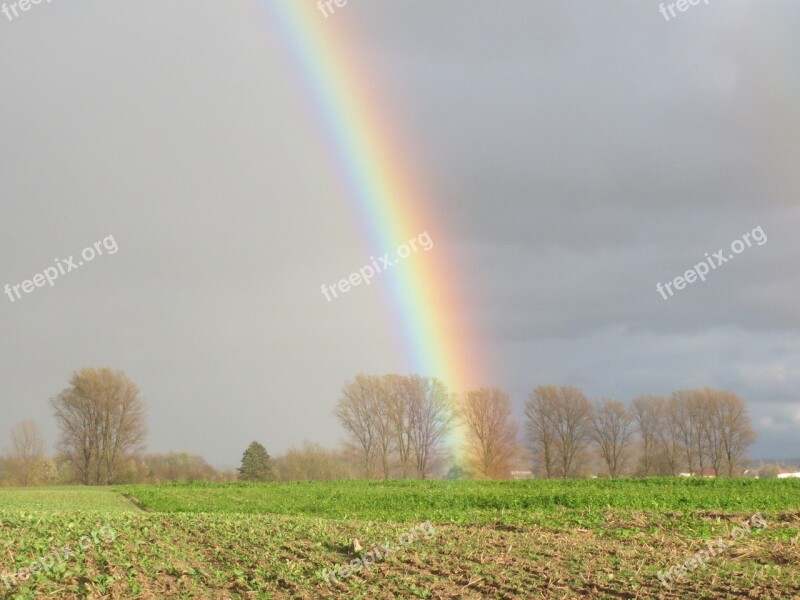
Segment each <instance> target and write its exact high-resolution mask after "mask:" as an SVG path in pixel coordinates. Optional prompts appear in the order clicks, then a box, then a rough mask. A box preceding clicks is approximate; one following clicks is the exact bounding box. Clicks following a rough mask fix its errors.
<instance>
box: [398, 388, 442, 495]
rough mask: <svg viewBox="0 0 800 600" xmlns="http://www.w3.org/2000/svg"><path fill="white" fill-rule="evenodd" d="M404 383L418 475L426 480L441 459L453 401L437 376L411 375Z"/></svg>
mask: <svg viewBox="0 0 800 600" xmlns="http://www.w3.org/2000/svg"><path fill="white" fill-rule="evenodd" d="M406 386H407V388H406V390H407V394H406V397H407V400H408V402H409V414H410V417H409V422H410V424H411V448H412V450H413V453H414V458H415V466H416V471H417V477H419V478H420V479H427V478H428V476H430V475H431V474H432V473H433V471H434V469H435V468H436V467H437V466H439V464H440V462H441V460H442V457H443V453H444V441H445V437H446V436H447V433H448V432H449V431H450V428H451V426H452V422H453V402H452V398H451V396H450V393H449V392H448V391H447V388H446V387H445V385H444V384H443V383H442V382H441V381H439V380H438V379H435V378H430V377H420V376H419V375H411V376H410V377H408V378H407V381H406Z"/></svg>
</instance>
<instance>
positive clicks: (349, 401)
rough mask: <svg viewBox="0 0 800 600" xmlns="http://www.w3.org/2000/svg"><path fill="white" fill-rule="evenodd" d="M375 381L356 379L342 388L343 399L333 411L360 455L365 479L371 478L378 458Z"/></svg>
mask: <svg viewBox="0 0 800 600" xmlns="http://www.w3.org/2000/svg"><path fill="white" fill-rule="evenodd" d="M377 391H378V388H377V387H376V386H375V385H374V377H371V376H369V375H357V376H356V377H355V379H353V381H348V382H346V383H345V384H344V387H343V388H342V396H341V398H340V399H339V403H338V404H337V405H336V408H335V409H334V411H333V414H334V415H336V417H337V418H338V419H339V422H340V423H341V424H342V426H343V427H344V428H345V430H346V431H347V433H348V434H350V437H351V439H352V440H353V441H352V444H353V446H354V447H355V448H357V449H358V450H359V452H360V454H361V460H362V465H363V469H364V476H365V477H367V478H371V477H372V476H373V473H374V471H375V460H376V457H377V454H378V445H379V444H378V432H377V431H376V427H375V417H374V413H375V412H376V411H377V410H378V409H379V408H378V407H379V405H380V398H379V397H378V395H377Z"/></svg>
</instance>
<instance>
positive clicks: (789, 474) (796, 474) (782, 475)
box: [778, 473, 800, 479]
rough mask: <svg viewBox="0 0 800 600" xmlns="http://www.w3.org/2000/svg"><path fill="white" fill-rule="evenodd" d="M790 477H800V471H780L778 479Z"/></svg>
mask: <svg viewBox="0 0 800 600" xmlns="http://www.w3.org/2000/svg"><path fill="white" fill-rule="evenodd" d="M789 477H800V473H778V479H788V478H789Z"/></svg>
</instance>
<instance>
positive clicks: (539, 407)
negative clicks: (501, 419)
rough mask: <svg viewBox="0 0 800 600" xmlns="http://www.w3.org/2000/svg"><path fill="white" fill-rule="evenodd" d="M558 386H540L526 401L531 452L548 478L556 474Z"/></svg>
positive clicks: (526, 418) (526, 422) (526, 420)
mask: <svg viewBox="0 0 800 600" xmlns="http://www.w3.org/2000/svg"><path fill="white" fill-rule="evenodd" d="M557 396H558V388H557V387H556V386H554V385H547V386H539V387H537V388H536V389H535V390H533V391H532V392H531V394H530V396H529V397H528V401H527V402H526V403H525V425H526V429H527V433H528V441H529V443H530V447H531V452H532V453H533V457H534V460H535V461H536V462H537V463H539V465H540V467H539V469H540V470H541V471H542V472H543V473H544V476H545V477H546V478H547V479H550V478H551V477H554V476H555V474H556V437H555V436H556V432H555V418H554V416H553V411H554V406H555V402H556V398H557Z"/></svg>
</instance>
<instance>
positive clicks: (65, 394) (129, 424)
mask: <svg viewBox="0 0 800 600" xmlns="http://www.w3.org/2000/svg"><path fill="white" fill-rule="evenodd" d="M50 402H51V405H52V406H53V410H54V411H55V417H56V421H57V423H58V425H59V428H60V429H61V440H60V446H61V448H62V450H63V451H64V453H65V454H66V456H67V457H68V459H69V461H70V463H71V464H72V466H73V468H74V469H75V470H76V471H77V472H78V473H79V475H80V479H81V481H82V482H83V483H84V485H90V484H95V485H108V484H109V483H112V482H113V481H114V480H115V478H116V472H117V468H118V467H119V466H120V464H121V463H122V462H124V460H125V459H126V457H127V455H129V454H132V453H135V452H138V451H140V450H142V449H143V447H144V440H145V437H146V435H147V425H146V421H145V416H146V408H145V404H144V400H142V398H141V396H140V393H139V388H138V387H137V386H136V384H135V383H133V381H131V380H130V379H129V378H128V377H127V376H126V375H125V373H124V372H122V371H113V370H111V369H108V368H101V369H88V368H87V369H81V370H80V371H77V372H75V373H74V374H73V375H72V378H71V379H70V387H68V388H67V389H65V390H64V391H62V392H61V393H60V394H59V395H58V396H56V397H55V398H52V399H51V401H50Z"/></svg>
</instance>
